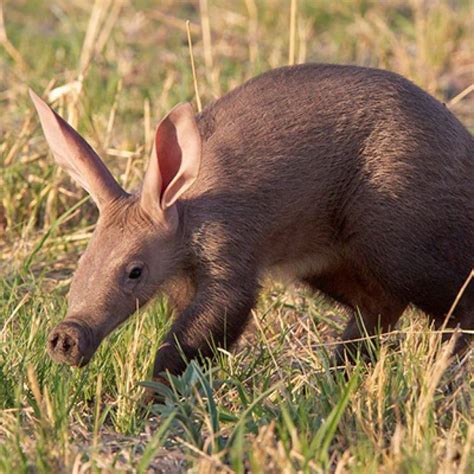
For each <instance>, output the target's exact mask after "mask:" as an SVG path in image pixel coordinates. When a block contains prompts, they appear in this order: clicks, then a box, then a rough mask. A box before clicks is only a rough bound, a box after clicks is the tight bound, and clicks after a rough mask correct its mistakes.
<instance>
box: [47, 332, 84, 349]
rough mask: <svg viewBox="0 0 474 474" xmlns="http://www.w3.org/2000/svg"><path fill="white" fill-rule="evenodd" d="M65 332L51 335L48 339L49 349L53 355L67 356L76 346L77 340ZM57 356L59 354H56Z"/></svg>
mask: <svg viewBox="0 0 474 474" xmlns="http://www.w3.org/2000/svg"><path fill="white" fill-rule="evenodd" d="M66 331H67V330H64V329H63V330H62V331H61V332H57V333H53V334H52V335H51V337H50V338H49V349H50V351H51V352H53V353H56V354H58V353H61V354H63V355H65V356H67V355H69V354H70V353H71V351H72V350H73V349H74V347H76V346H77V343H78V340H77V339H78V338H77V336H75V335H73V334H68V333H67V332H66ZM58 355H59V354H58Z"/></svg>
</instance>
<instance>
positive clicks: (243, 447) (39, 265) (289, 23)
mask: <svg viewBox="0 0 474 474" xmlns="http://www.w3.org/2000/svg"><path fill="white" fill-rule="evenodd" d="M473 16H474V3H473V2H472V1H471V0H382V1H375V0H340V1H333V0H235V1H230V0H196V1H171V0H160V1H152V0H94V1H92V0H52V1H47V0H5V1H0V111H1V115H0V410H1V412H0V472H12V471H14V470H19V471H22V472H23V471H24V472H31V469H33V471H34V472H36V471H40V472H57V471H66V472H67V471H71V470H73V468H74V469H76V470H81V469H82V470H84V471H87V470H92V471H94V470H95V471H97V470H100V469H105V470H106V471H108V472H110V471H114V470H118V469H122V470H127V471H137V472H145V471H146V470H147V469H163V470H164V471H165V472H166V471H168V472H169V471H171V470H173V469H176V470H182V469H184V467H185V466H187V467H189V466H193V467H194V469H195V470H198V471H199V470H201V472H209V471H211V470H217V471H226V470H236V471H242V470H243V469H244V468H251V469H252V470H253V471H255V472H259V471H260V472H279V471H284V472H291V471H293V470H302V471H307V472H316V471H327V470H333V471H334V470H335V471H336V472H348V471H350V472H455V471H459V472H462V471H464V472H472V469H474V467H473V466H474V465H473V460H472V442H473V438H474V428H473V427H472V417H471V411H472V382H473V379H472V371H469V370H468V369H465V368H461V369H459V368H457V369H456V370H453V369H452V366H451V365H450V364H449V363H448V361H447V360H446V358H443V357H444V355H443V353H441V355H440V354H438V353H436V351H435V350H434V348H435V347H437V342H436V340H432V336H431V335H430V334H429V333H428V332H427V327H426V323H423V322H406V321H405V323H402V326H401V328H402V334H399V335H395V336H394V338H395V340H396V341H398V344H399V345H398V346H397V347H398V349H397V350H392V349H390V350H389V348H390V347H391V346H390V345H387V346H384V345H382V347H381V348H378V350H379V351H380V353H379V362H377V363H375V362H374V364H372V365H371V364H367V365H365V364H364V363H362V362H361V365H360V366H356V367H355V368H354V373H355V374H356V375H357V374H358V373H360V372H361V373H363V376H362V378H361V380H364V381H363V382H360V381H358V384H359V385H358V389H357V392H355V391H354V387H353V385H354V384H352V385H351V384H349V385H348V384H347V383H346V381H345V379H344V378H341V377H339V376H338V375H337V374H335V373H332V372H330V371H327V370H324V369H325V367H326V368H327V365H325V364H327V353H326V351H325V350H324V346H323V345H322V344H321V342H325V343H330V341H331V340H332V339H331V338H332V337H333V336H332V332H331V331H333V332H334V331H337V329H339V328H340V326H341V318H343V317H344V316H343V312H342V311H341V310H339V309H334V307H332V306H331V305H328V304H327V302H325V301H324V300H323V299H322V298H318V297H313V296H308V295H306V294H305V293H304V292H303V291H302V290H299V289H293V290H291V289H290V290H286V291H283V290H282V289H281V288H272V289H271V290H269V291H268V293H266V294H265V295H264V296H263V297H262V301H261V303H260V306H259V310H258V311H257V312H256V316H255V325H254V331H253V333H254V334H253V339H252V338H250V339H248V337H247V339H244V342H243V343H242V345H241V346H240V348H239V349H238V350H237V351H236V352H235V354H234V355H233V356H231V355H230V354H222V353H221V354H220V355H219V362H218V364H217V366H218V371H217V372H210V374H211V375H205V376H202V374H201V372H200V369H198V368H191V369H190V372H189V374H188V377H189V379H186V380H187V382H188V383H187V384H186V383H185V384H184V386H183V387H181V389H179V390H178V391H177V392H176V393H177V394H175V398H172V399H171V400H170V401H169V409H168V411H166V410H164V412H163V413H162V416H161V418H160V421H159V422H158V421H157V419H156V418H149V417H148V416H144V415H143V413H142V411H140V410H141V409H140V406H139V403H138V402H137V400H139V396H140V393H141V392H140V389H139V388H138V385H137V384H138V382H139V381H141V380H145V379H146V378H147V374H148V369H149V366H150V364H151V358H152V356H153V348H155V347H156V346H157V344H158V343H159V339H160V337H161V335H162V334H163V332H164V329H165V327H166V324H167V323H166V319H167V318H166V308H165V304H164V303H161V302H160V301H158V302H157V303H156V304H155V305H153V306H151V307H150V308H149V309H148V310H147V311H146V313H145V314H144V315H143V316H142V317H141V318H132V320H131V321H130V322H129V323H127V324H126V325H124V326H123V327H122V328H121V329H120V330H119V331H118V332H117V333H116V334H115V335H114V336H112V338H111V339H109V340H108V341H106V342H105V343H104V344H103V347H102V349H101V351H100V352H99V353H98V354H97V356H96V358H95V359H94V361H93V363H92V364H91V366H90V367H89V368H88V369H86V370H85V371H82V372H78V371H72V370H71V369H69V368H64V367H58V366H55V365H52V364H51V362H50V361H49V360H48V358H47V357H46V355H45V349H44V347H45V346H44V342H45V337H46V334H47V332H48V331H49V329H50V328H51V327H52V326H53V325H54V324H55V323H57V322H58V321H59V320H60V319H61V318H62V317H63V315H64V312H65V303H64V295H65V293H66V291H67V287H68V284H69V282H70V278H71V275H72V272H73V269H74V266H75V262H76V260H77V257H78V255H79V254H80V253H81V251H82V250H83V249H84V247H85V245H86V244H87V240H88V238H89V237H90V234H91V232H92V230H93V224H94V222H95V219H96V217H97V211H96V209H95V208H94V206H93V204H92V203H91V202H90V201H89V200H88V198H84V193H83V191H82V190H81V189H79V188H78V187H77V186H76V185H75V184H74V183H72V182H71V181H70V180H69V178H67V177H66V175H65V174H64V173H63V172H62V171H60V170H59V169H58V168H57V167H56V166H55V165H54V164H53V161H52V159H51V157H50V156H49V152H48V148H47V145H46V143H45V140H44V138H43V135H42V133H41V131H40V128H39V124H38V120H37V117H36V115H35V113H34V111H33V108H32V104H31V102H30V100H29V97H28V93H27V91H28V87H32V88H33V89H34V90H35V91H36V92H37V93H39V94H40V95H42V96H43V97H45V98H46V99H47V100H48V101H49V102H50V103H51V105H52V106H53V107H54V108H55V109H56V110H57V111H58V112H59V113H61V114H62V115H63V116H64V117H65V118H67V119H68V120H69V121H70V122H71V124H73V125H74V126H75V127H77V128H78V129H79V131H80V132H81V133H82V134H83V135H84V136H85V137H86V138H87V139H88V140H89V141H90V142H91V144H93V146H94V147H95V148H96V150H97V151H98V152H99V154H100V155H101V156H102V157H103V159H104V161H105V162H106V163H107V165H108V166H109V167H110V168H111V169H112V171H113V172H114V174H115V175H116V176H117V177H118V179H119V181H120V182H121V184H122V185H123V186H124V187H126V188H127V189H130V190H133V189H137V187H138V186H139V183H140V179H141V177H142V175H143V170H144V166H145V164H146V161H147V160H148V157H149V153H150V149H151V143H152V137H153V131H154V128H155V126H156V124H157V123H158V121H159V119H160V117H162V116H163V115H164V114H165V113H166V112H167V111H168V110H169V109H170V108H171V107H172V106H173V105H175V104H176V103H177V102H182V101H186V100H188V101H192V102H193V103H194V105H195V106H197V101H196V95H195V89H194V84H193V75H192V69H191V62H190V52H189V43H188V38H187V21H189V23H188V28H189V32H190V35H191V40H192V47H193V57H194V62H195V66H196V76H197V82H198V91H199V97H200V99H201V101H202V103H203V106H205V105H206V104H208V103H209V102H210V101H212V100H213V99H215V98H216V97H219V96H220V95H222V94H223V93H225V92H226V91H228V90H230V89H231V88H233V87H235V86H236V85H238V84H241V83H242V82H243V81H245V80H246V79H248V78H250V77H252V76H254V75H256V74H258V73H260V72H263V71H266V70H268V69H270V68H274V67H277V66H282V65H286V64H292V63H302V62H331V63H351V64H358V65H364V66H374V67H380V68H386V69H390V70H393V71H396V72H398V73H400V74H402V75H404V76H406V77H408V78H409V79H411V80H412V81H414V82H415V83H416V84H418V85H420V86H421V87H423V88H424V89H426V90H428V91H429V92H430V93H431V94H433V95H434V96H435V97H437V98H438V99H440V100H441V101H443V102H445V103H446V105H447V106H448V107H449V108H450V109H451V110H452V111H453V112H454V113H455V114H456V115H457V116H458V117H459V118H460V119H461V120H462V121H463V122H464V123H465V124H466V126H467V127H468V128H469V129H470V130H471V131H473V130H474V113H473V110H474V94H473V93H472V92H473V89H474V54H473V52H474V17H473ZM410 312H412V311H410ZM268 313H272V318H268V320H267V317H266V316H267V315H268ZM270 320H272V321H270ZM410 321H411V320H410ZM255 328H256V329H255ZM417 335H418V336H417ZM249 340H251V342H249ZM438 342H439V341H438ZM392 343H393V341H392ZM313 346H315V347H317V349H315V350H312V349H311V350H309V348H312V347H313ZM275 364H276V365H275ZM213 374H214V375H213ZM216 374H217V375H216ZM218 380H221V382H219V383H218V382H217V381H218ZM222 380H224V381H225V382H222ZM440 381H441V382H440ZM179 383H180V381H177V384H178V385H179ZM438 383H439V384H438ZM216 384H217V385H216ZM449 384H451V385H449ZM447 385H449V386H451V387H454V388H452V391H451V392H449V393H447V392H446V391H445V387H446V386H447ZM348 387H349V388H348ZM208 389H213V390H214V393H215V395H213V396H209V391H207V392H206V390H208ZM206 394H207V395H206ZM263 395H265V396H263ZM211 402H212V403H211ZM162 408H163V407H162ZM162 411H163V410H162ZM192 414H193V415H192ZM239 420H241V421H239ZM242 420H243V421H242ZM176 423H177V424H176ZM160 426H161V431H160V430H159V429H158V427H160ZM170 439H171V441H169V440H170ZM177 440H178V441H177ZM169 443H171V445H170V444H169ZM173 443H174V444H173ZM163 445H166V449H164V448H163V447H162V446H163ZM163 449H164V451H163ZM168 458H169V459H171V460H170V461H169V463H168V461H167V459H168ZM139 460H141V461H139ZM167 463H168V464H167Z"/></svg>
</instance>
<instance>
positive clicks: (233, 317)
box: [153, 275, 257, 378]
mask: <svg viewBox="0 0 474 474" xmlns="http://www.w3.org/2000/svg"><path fill="white" fill-rule="evenodd" d="M256 296H257V283H256V279H255V278H253V277H252V276H249V275H245V276H237V275H234V276H233V277H232V278H226V279H216V280H211V281H207V282H206V283H205V284H202V283H201V285H200V288H198V290H197V293H196V295H195V297H194V299H193V301H192V302H191V304H190V305H189V306H188V307H187V308H186V309H185V310H184V311H183V312H182V313H181V314H180V315H179V316H178V317H177V319H176V320H175V321H174V323H173V326H172V327H171V330H170V332H169V333H168V335H167V336H166V338H165V341H164V343H163V344H162V345H161V347H160V348H159V349H158V352H157V354H156V359H155V365H154V368H153V377H154V378H158V377H159V374H160V373H161V372H164V371H169V372H170V373H172V374H175V375H177V374H180V373H181V372H182V371H183V370H184V368H185V367H186V362H185V360H183V354H184V357H185V359H187V360H188V361H189V360H191V359H193V358H195V357H196V356H198V355H199V354H201V355H203V356H209V355H210V354H211V348H212V347H213V346H217V347H226V348H228V347H230V346H231V345H232V344H233V343H234V342H235V341H236V340H237V339H238V337H239V336H240V335H241V334H242V331H243V330H244V328H245V324H246V323H247V321H248V319H249V315H250V311H251V309H252V308H253V306H254V305H255V301H256Z"/></svg>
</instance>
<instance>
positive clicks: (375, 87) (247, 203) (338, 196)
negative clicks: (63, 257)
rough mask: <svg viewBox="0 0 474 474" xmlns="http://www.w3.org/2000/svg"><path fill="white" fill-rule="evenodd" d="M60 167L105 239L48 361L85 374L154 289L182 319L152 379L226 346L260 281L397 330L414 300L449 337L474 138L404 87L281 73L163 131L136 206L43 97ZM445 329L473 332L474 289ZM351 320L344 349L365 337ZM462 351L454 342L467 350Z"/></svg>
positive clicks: (370, 326) (312, 72)
mask: <svg viewBox="0 0 474 474" xmlns="http://www.w3.org/2000/svg"><path fill="white" fill-rule="evenodd" d="M35 103H36V105H37V108H38V111H39V113H40V118H41V121H42V125H43V129H44V131H45V134H46V137H47V138H48V141H49V143H50V146H51V148H52V150H53V153H54V155H55V157H56V159H57V160H58V162H59V163H60V164H61V165H62V166H64V167H66V168H67V169H68V170H69V171H70V172H71V174H72V175H73V176H74V177H75V178H76V179H77V180H78V181H79V182H80V183H81V184H82V185H83V186H84V187H85V188H86V189H87V190H88V191H89V192H90V193H91V194H92V196H93V198H94V200H95V201H96V203H97V204H98V206H99V208H100V210H101V216H100V218H99V221H98V225H97V229H96V231H95V233H94V236H93V238H92V240H91V242H90V244H89V247H88V249H87V251H86V253H85V254H84V256H83V258H82V259H81V262H80V265H79V268H78V270H77V273H76V275H75V278H74V281H73V283H72V286H71V291H70V296H69V303H70V305H69V312H68V316H67V318H66V319H65V321H64V322H62V323H61V324H60V325H59V326H57V327H56V329H55V330H54V331H53V333H52V335H51V337H50V340H49V348H50V351H51V353H52V355H53V357H54V358H55V359H57V360H59V361H65V362H68V363H71V364H74V365H80V364H83V363H86V362H87V361H88V360H89V359H90V358H91V356H92V354H93V353H94V351H95V350H96V348H97V346H98V344H99V343H100V341H101V340H102V339H103V337H105V336H106V335H107V334H108V333H109V332H110V331H111V330H112V329H113V328H114V327H116V326H117V325H118V324H119V323H120V322H122V321H123V320H125V319H126V318H127V317H128V316H129V315H130V314H131V313H132V312H133V311H134V310H135V309H136V307H137V302H138V304H140V305H143V304H145V303H146V302H147V301H148V300H149V299H150V298H151V297H152V296H153V295H154V294H156V293H157V291H158V290H160V289H164V290H166V291H169V292H171V293H174V294H175V295H176V294H178V295H179V297H178V304H177V307H178V310H179V311H178V315H177V318H176V320H175V322H174V324H173V327H172V329H171V331H170V333H169V335H168V337H167V338H166V341H165V344H163V346H162V347H161V348H160V350H159V351H158V354H157V358H156V363H155V368H154V375H158V374H159V373H160V372H161V371H163V370H165V369H168V370H170V371H171V372H174V373H179V372H180V371H181V370H182V369H183V367H184V362H183V359H182V357H181V355H180V354H179V353H180V351H179V350H178V349H177V345H178V344H179V345H180V346H181V350H182V351H183V352H184V354H185V355H186V356H187V358H192V357H194V356H196V355H197V354H198V353H199V352H201V353H202V354H204V355H206V354H209V352H210V349H209V345H213V344H216V345H223V344H227V345H229V344H231V343H233V342H234V341H235V340H236V339H237V338H238V336H239V335H240V334H241V332H242V330H243V329H244V327H245V324H246V322H247V321H248V319H249V313H250V310H251V309H252V308H253V307H254V305H255V302H256V299H257V296H258V291H259V281H260V280H261V278H262V276H263V275H264V274H265V273H267V272H268V271H273V270H277V271H278V272H285V273H287V274H290V275H291V276H293V277H294V278H296V279H298V280H301V281H304V282H305V283H307V284H308V285H309V286H310V287H311V288H313V289H315V290H321V291H323V292H325V293H326V294H328V295H330V296H331V297H333V298H334V299H336V300H338V301H339V302H342V303H344V304H346V305H348V306H349V307H351V308H352V309H354V310H359V311H360V313H361V314H362V317H363V320H364V325H365V328H366V329H367V331H368V332H369V333H370V332H373V331H375V330H376V328H377V327H378V326H379V325H380V327H381V328H382V329H384V330H386V329H388V328H389V327H392V326H393V325H394V324H395V323H396V321H397V319H398V318H399V316H400V315H401V313H402V312H403V310H404V308H405V307H406V306H407V305H408V304H409V303H414V304H415V305H417V306H418V307H420V308H421V309H423V310H424V311H426V312H427V313H429V314H430V315H431V316H432V317H433V318H434V319H435V321H436V323H438V324H441V323H442V322H443V321H444V318H445V316H446V313H447V312H448V311H449V309H450V306H451V304H452V303H453V301H454V299H455V297H456V295H457V293H458V291H459V290H460V288H461V287H462V285H463V282H464V281H465V280H466V278H467V277H468V275H469V273H470V271H471V269H472V266H473V263H474V140H473V137H472V136H471V135H470V133H469V132H468V131H467V130H466V129H465V128H464V127H463V125H462V124H461V123H460V122H459V121H458V120H457V119H456V118H455V117H454V116H453V114H451V113H450V112H449V110H448V109H447V108H446V107H445V106H444V105H443V104H441V103H440V102H438V101H437V100H435V99H433V98H432V97H431V96H430V95H428V94H427V93H425V92H423V91H422V90H421V89H419V88H418V87H416V86H414V85H413V84H412V83H410V82H409V81H407V80H406V79H404V78H402V77H400V76H398V75H396V74H393V73H390V72H386V71H380V70H375V69H366V68H357V67H352V66H330V65H302V66H296V67H288V68H282V69H277V70H274V71H271V72H269V73H267V74H264V75H262V76H260V77H257V78H255V79H253V80H251V81H249V82H247V83H246V84H244V85H243V86H241V87H239V88H238V89H236V90H234V91H232V92H230V93H229V94H227V95H225V96H224V97H222V98H221V99H219V100H218V101H216V102H215V103H213V104H211V105H210V106H209V107H207V108H206V109H205V110H204V111H203V112H202V113H201V114H199V115H197V116H196V117H194V115H193V113H192V109H191V107H190V106H189V105H181V106H178V107H176V108H175V109H173V111H171V112H170V114H168V116H167V117H166V118H165V119H164V120H163V121H162V122H161V124H160V125H159V127H158V129H157V134H156V142H155V150H154V153H153V156H152V159H151V161H150V165H149V168H148V170H147V173H146V176H145V179H144V183H143V189H142V192H141V193H140V195H138V196H130V195H128V194H127V193H125V192H124V191H123V190H122V189H121V188H120V187H119V186H118V184H117V183H116V182H115V180H114V179H113V178H112V176H111V175H110V173H109V172H108V170H107V169H106V168H105V166H104V165H103V164H102V162H101V161H100V160H99V158H98V157H97V155H95V153H94V152H93V151H92V150H91V149H90V148H88V146H87V145H86V144H85V142H84V141H83V139H82V138H80V137H79V136H78V135H77V134H76V133H75V132H74V131H72V129H70V128H69V127H68V126H67V125H66V124H65V122H64V121H62V119H60V118H59V117H58V116H56V115H54V114H53V112H52V111H51V110H50V109H49V108H48V107H47V106H46V105H45V104H44V103H43V102H41V101H40V99H39V98H37V97H36V98H35ZM449 324H450V325H451V326H453V325H460V326H461V327H462V328H464V329H473V328H474V284H470V285H469V286H468V287H467V288H466V289H465V291H464V293H463V296H462V298H461V300H460V301H459V303H458V304H457V306H456V309H455V311H454V313H453V316H452V318H451V321H450V322H449ZM359 336H360V333H359V325H358V324H357V323H356V321H355V319H351V320H350V322H349V324H348V326H347V328H346V330H345V332H344V335H343V339H346V340H347V339H352V338H356V337H359ZM466 342H467V336H466V337H465V338H462V339H461V340H460V343H459V344H458V349H461V348H462V347H463V345H465V343H466Z"/></svg>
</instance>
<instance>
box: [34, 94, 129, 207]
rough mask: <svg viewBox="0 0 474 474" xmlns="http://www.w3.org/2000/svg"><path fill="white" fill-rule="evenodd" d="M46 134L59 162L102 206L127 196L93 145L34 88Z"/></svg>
mask: <svg viewBox="0 0 474 474" xmlns="http://www.w3.org/2000/svg"><path fill="white" fill-rule="evenodd" d="M30 96H31V99H32V100H33V103H34V104H35V107H36V110H37V112H38V115H39V118H40V122H41V126H42V128H43V132H44V135H45V137H46V140H47V141H48V144H49V147H50V149H51V151H52V152H53V156H54V158H55V160H56V162H57V163H58V164H59V165H60V166H61V167H62V168H64V169H65V170H66V171H67V172H68V173H69V174H70V175H71V177H72V178H74V179H75V180H76V181H77V182H78V183H79V184H80V185H81V186H82V187H83V188H84V189H85V190H86V191H87V192H88V193H89V194H90V195H91V196H92V199H94V201H95V203H96V204H97V206H98V207H99V209H100V208H101V207H103V206H104V205H105V204H106V203H107V202H109V201H111V200H113V199H116V198H118V197H120V196H121V195H125V194H126V193H125V191H124V190H123V189H122V188H121V187H120V185H119V184H118V183H117V181H115V179H114V177H113V176H112V175H111V173H110V171H109V170H108V169H107V167H106V166H105V165H104V163H103V162H102V160H101V159H100V158H99V157H98V156H97V154H96V152H95V151H94V150H93V149H92V147H91V146H90V145H89V144H88V143H87V142H86V141H85V140H84V138H82V137H81V136H80V135H79V133H77V132H76V130H74V129H73V128H72V127H71V126H70V125H69V124H68V123H67V122H66V121H65V120H64V119H63V118H61V117H60V116H59V115H58V114H57V113H56V112H54V110H52V109H51V108H50V107H49V105H47V104H46V102H44V101H43V100H42V99H41V98H40V97H38V95H36V94H35V93H34V92H33V91H32V90H31V89H30Z"/></svg>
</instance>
